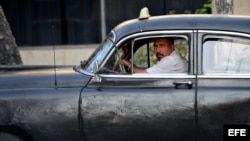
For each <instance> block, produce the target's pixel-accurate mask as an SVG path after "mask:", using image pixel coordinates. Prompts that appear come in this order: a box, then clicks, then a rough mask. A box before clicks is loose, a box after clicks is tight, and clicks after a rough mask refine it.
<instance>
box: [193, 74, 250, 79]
mask: <svg viewBox="0 0 250 141" xmlns="http://www.w3.org/2000/svg"><path fill="white" fill-rule="evenodd" d="M197 78H198V79H199V78H203V79H204V78H207V79H213V78H215V79H218V78H219V79H221V78H223V79H250V74H249V75H232V74H228V75H219V74H209V75H198V76H197Z"/></svg>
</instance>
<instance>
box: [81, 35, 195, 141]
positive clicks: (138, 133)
mask: <svg viewBox="0 0 250 141" xmlns="http://www.w3.org/2000/svg"><path fill="white" fill-rule="evenodd" d="M163 36H164V37H165V36H167V37H169V36H171V37H175V38H178V39H179V38H182V39H183V40H185V42H186V44H185V45H187V46H185V47H184V48H186V49H187V50H186V51H187V54H186V55H187V56H186V57H187V59H188V60H187V61H188V64H189V71H188V72H186V73H172V74H135V73H132V71H128V72H126V73H124V72H115V71H114V68H115V67H112V66H111V67H110V65H109V64H110V62H113V61H114V62H118V63H119V61H120V60H119V57H123V54H120V55H112V54H115V53H117V52H120V50H119V49H120V48H122V47H123V46H128V45H131V46H129V47H127V48H126V49H125V50H127V51H131V50H133V51H131V54H127V57H128V58H130V59H131V61H132V63H138V62H139V63H140V62H142V61H138V60H137V59H138V58H139V57H138V56H143V57H145V58H147V59H145V60H146V63H141V64H136V65H141V67H150V66H151V65H150V63H149V62H150V59H149V58H148V57H150V56H154V55H152V52H148V51H149V50H150V49H148V48H147V47H148V46H150V43H148V42H144V41H146V40H148V41H150V39H151V38H156V37H163ZM192 36H193V32H192V31H191V30H185V31H171V32H167V31H165V32H162V31H161V32H160V33H159V32H144V33H138V34H134V35H130V36H128V37H126V38H125V39H123V40H121V41H120V42H119V43H117V46H115V47H114V49H113V51H111V52H110V55H107V56H108V57H107V58H106V60H105V61H103V63H102V64H100V66H101V70H103V69H102V68H109V69H111V68H112V69H113V70H111V71H103V72H102V73H101V74H98V76H97V77H99V79H96V80H100V81H98V82H94V81H91V82H90V84H89V85H88V87H87V88H85V89H84V90H83V93H82V101H81V114H82V117H83V121H84V123H83V125H84V126H83V131H82V132H83V133H84V136H85V138H87V139H88V140H90V141H91V140H95V141H102V140H109V141H112V140H116V141H117V140H119V141H123V140H124V141H125V140H126V141H127V140H129V141H135V140H136V141H139V140H143V141H147V140H175V141H177V140H182V141H183V140H195V109H194V104H195V87H196V86H195V83H194V82H195V75H194V74H193V65H194V64H193V58H192V56H193V40H192ZM179 45H181V43H179ZM136 46H139V47H136ZM145 46H146V47H145ZM141 47H142V48H143V47H145V49H146V50H147V49H148V51H147V52H148V53H146V54H143V53H140V52H137V51H139V48H141ZM176 49H177V48H176ZM138 53H139V55H138ZM144 53H145V52H144ZM150 53H151V55H150ZM135 54H137V57H135ZM115 56H118V59H117V57H115ZM143 57H142V58H143ZM184 57H185V56H184ZM115 60H117V61H115ZM136 60H137V62H136ZM142 60H143V59H142ZM113 64H116V63H113ZM121 65H122V64H118V67H119V69H117V70H119V71H121V70H122V66H121ZM113 66H115V65H113ZM125 69H126V68H125Z"/></svg>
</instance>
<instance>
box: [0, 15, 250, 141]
mask: <svg viewBox="0 0 250 141" xmlns="http://www.w3.org/2000/svg"><path fill="white" fill-rule="evenodd" d="M145 13H146V15H143V14H142V15H141V17H139V18H138V19H133V20H129V21H126V22H123V23H121V24H120V25H118V26H117V27H115V28H114V29H113V30H112V31H111V32H110V34H109V35H108V36H107V38H106V40H105V41H104V42H103V43H102V44H101V45H100V46H99V47H98V48H97V49H96V50H95V51H94V52H93V54H92V55H91V56H90V57H89V59H88V60H86V61H82V62H81V64H79V65H77V66H75V67H74V68H72V67H70V68H66V67H56V68H54V67H51V68H46V67H41V66H40V67H30V66H23V67H8V68H6V70H3V69H2V70H1V72H0V140H1V141H9V140H12V141H16V140H18V141H55V140H58V141H69V140H70V141H71V140H74V141H76V140H81V141H166V140H171V141H196V140H197V141H222V140H223V138H224V126H225V125H248V124H250V17H246V16H234V15H164V16H152V17H150V16H149V15H147V12H145ZM158 37H172V38H174V39H175V49H176V50H177V51H178V53H179V54H180V55H181V56H182V57H183V59H184V60H185V61H186V62H187V63H188V72H186V73H168V74H138V73H133V67H132V68H131V70H128V68H126V67H125V66H124V65H123V64H122V63H121V59H128V60H131V62H132V63H133V64H135V65H136V66H139V67H142V68H148V67H150V66H152V65H154V64H155V63H156V61H155V55H154V54H153V52H152V48H153V39H155V38H158ZM124 48H125V49H126V50H127V52H126V53H124V52H123V49H124Z"/></svg>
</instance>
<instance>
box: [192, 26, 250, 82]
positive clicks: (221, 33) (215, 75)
mask: <svg viewBox="0 0 250 141" xmlns="http://www.w3.org/2000/svg"><path fill="white" fill-rule="evenodd" d="M198 33H203V36H204V37H207V34H210V35H211V36H215V35H216V34H217V35H218V34H219V35H218V38H220V37H222V36H223V37H225V36H228V37H230V36H231V37H232V38H233V36H238V37H237V38H244V37H245V38H250V34H248V33H239V32H237V31H220V30H216V31H211V30H198ZM204 37H203V38H202V40H203V39H204ZM231 37H230V38H231ZM201 50H202V51H201V55H202V54H203V43H202V47H201ZM202 59H203V58H202ZM201 62H202V61H201ZM201 65H203V62H202V64H201ZM202 73H203V74H202V75H198V76H197V77H198V78H250V72H249V73H230V72H225V73H222V72H221V73H206V74H204V72H203V71H202ZM201 76H202V77H201Z"/></svg>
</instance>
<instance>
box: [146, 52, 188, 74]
mask: <svg viewBox="0 0 250 141" xmlns="http://www.w3.org/2000/svg"><path fill="white" fill-rule="evenodd" d="M187 71H188V64H187V63H186V61H185V60H184V59H183V58H182V57H181V56H180V55H179V54H178V53H177V52H176V51H173V52H172V53H171V54H170V55H169V56H165V57H163V58H162V59H161V60H160V61H158V62H157V64H155V65H154V66H152V67H150V68H148V69H147V72H148V73H186V72H187Z"/></svg>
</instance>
